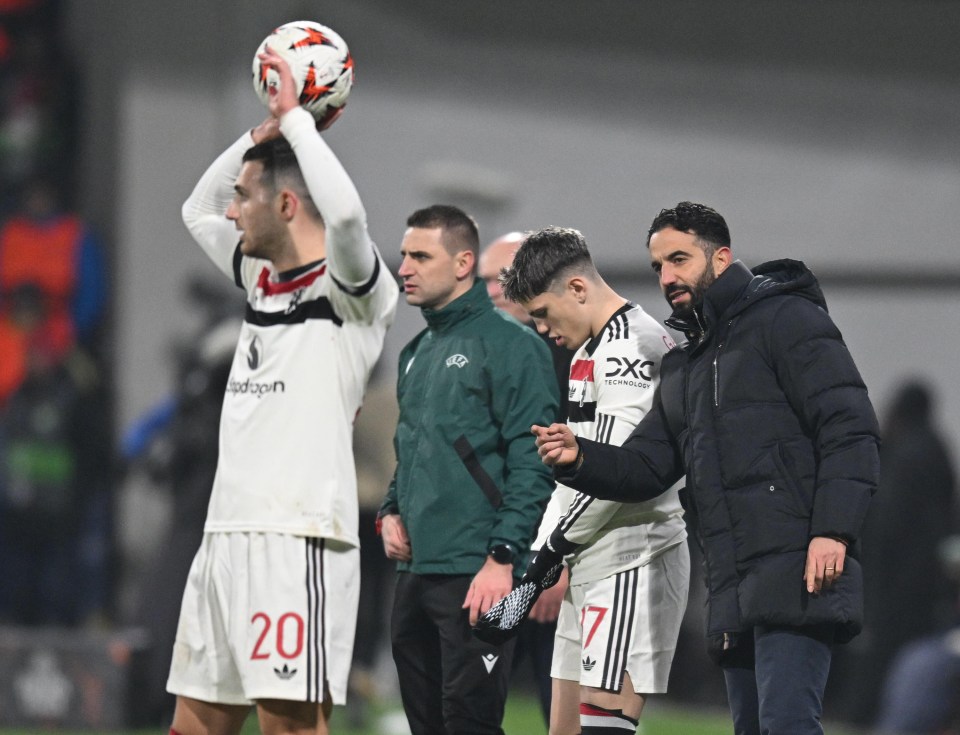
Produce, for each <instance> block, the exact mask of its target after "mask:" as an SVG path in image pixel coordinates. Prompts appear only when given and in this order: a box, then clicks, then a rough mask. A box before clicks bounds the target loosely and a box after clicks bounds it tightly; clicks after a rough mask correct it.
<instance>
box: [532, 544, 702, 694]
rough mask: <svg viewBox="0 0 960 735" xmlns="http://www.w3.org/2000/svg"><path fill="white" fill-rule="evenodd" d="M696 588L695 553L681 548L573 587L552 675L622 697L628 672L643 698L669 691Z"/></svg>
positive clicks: (562, 614)
mask: <svg viewBox="0 0 960 735" xmlns="http://www.w3.org/2000/svg"><path fill="white" fill-rule="evenodd" d="M689 583H690V554H689V552H688V550H687V545H686V543H681V544H678V545H677V546H674V547H672V548H670V549H668V550H667V551H665V552H664V553H662V554H661V555H660V556H658V557H656V558H655V559H653V560H652V561H651V562H650V563H649V564H646V565H644V566H642V567H636V568H634V569H628V570H627V571H625V572H620V573H619V574H615V575H613V576H612V577H606V578H605V579H601V580H598V581H596V582H587V583H585V584H579V585H578V584H572V585H570V587H569V589H567V594H566V595H565V596H564V598H563V603H562V604H561V606H560V618H559V620H558V621H557V635H556V639H555V641H554V646H553V665H552V667H551V670H550V675H551V676H552V677H553V678H554V679H567V680H571V681H578V682H580V684H581V686H588V687H594V688H597V689H606V690H608V691H612V692H619V691H620V689H621V687H622V686H623V674H624V672H627V673H629V674H630V680H631V681H632V682H633V690H634V691H635V692H637V693H638V694H657V693H662V692H665V691H667V679H668V678H669V677H670V665H671V664H672V663H673V654H674V651H675V650H676V648H677V636H678V635H679V634H680V621H681V620H682V618H683V612H684V610H685V609H686V607H687V588H688V587H689Z"/></svg>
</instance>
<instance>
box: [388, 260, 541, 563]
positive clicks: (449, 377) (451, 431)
mask: <svg viewBox="0 0 960 735" xmlns="http://www.w3.org/2000/svg"><path fill="white" fill-rule="evenodd" d="M423 316H424V318H425V319H426V320H427V328H426V329H424V330H423V331H422V332H420V334H418V335H417V336H416V337H415V338H414V339H413V340H412V341H411V342H410V343H409V344H408V345H407V346H406V347H404V348H403V351H402V352H401V353H400V365H399V372H398V375H399V378H398V381H397V401H398V403H399V406H400V419H399V421H398V423H397V431H396V434H395V436H394V447H395V449H396V452H397V469H396V472H395V474H394V477H393V481H392V482H391V483H390V489H389V491H388V492H387V496H386V498H385V499H384V501H383V505H382V506H381V513H397V512H399V513H400V518H401V520H402V521H403V524H404V526H405V527H406V529H407V534H408V535H409V537H410V545H411V549H412V552H413V560H412V562H410V563H400V564H399V565H398V569H400V570H405V571H411V572H415V573H417V574H475V573H476V572H477V571H478V570H479V569H480V567H481V566H483V563H484V560H485V559H486V555H487V550H488V549H489V548H490V547H491V546H493V545H496V544H502V543H509V544H511V545H512V546H513V547H514V548H515V549H517V550H518V551H519V552H521V557H520V559H519V560H518V562H517V563H515V564H514V572H515V574H516V575H517V576H519V575H521V574H522V573H523V571H524V569H525V567H526V563H525V562H526V560H525V556H524V552H525V551H526V550H527V549H529V548H530V543H531V541H532V540H533V535H534V533H535V532H536V528H537V524H538V523H539V521H540V516H541V514H542V512H543V509H544V507H545V506H546V503H547V500H548V499H549V497H550V493H551V492H552V490H553V479H552V475H551V473H550V471H549V469H548V468H547V467H546V466H544V465H543V463H542V462H541V461H540V457H539V455H538V454H537V450H536V446H535V444H534V438H533V435H532V434H531V433H530V427H531V426H532V425H533V424H541V425H547V424H549V423H551V421H552V420H553V417H554V416H555V415H556V413H557V406H558V400H559V397H558V395H557V381H556V378H555V377H554V373H553V366H552V362H551V358H550V353H549V350H548V349H547V346H546V345H545V344H544V342H543V340H541V339H540V337H539V336H537V334H536V333H535V332H534V331H533V330H531V329H530V328H529V327H525V326H523V325H522V324H520V323H519V322H518V321H516V320H515V319H513V318H512V317H509V316H507V315H505V314H503V313H502V312H500V311H498V310H497V309H495V308H494V307H493V304H492V302H491V301H490V298H489V297H488V296H487V292H486V288H485V286H484V283H483V281H481V280H479V279H477V280H476V281H475V282H474V284H473V287H472V288H471V289H470V290H469V291H468V292H467V293H465V294H464V295H463V296H461V297H459V298H458V299H456V300H455V301H453V302H452V303H450V304H448V305H447V306H446V307H444V308H443V309H439V310H436V311H435V310H432V309H424V310H423Z"/></svg>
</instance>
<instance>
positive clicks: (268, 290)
mask: <svg viewBox="0 0 960 735" xmlns="http://www.w3.org/2000/svg"><path fill="white" fill-rule="evenodd" d="M326 270H327V264H326V263H324V264H323V265H321V266H320V267H319V268H317V269H316V270H315V271H310V272H309V273H304V274H303V275H302V276H298V277H297V278H294V279H293V280H292V281H271V280H270V269H269V268H264V269H263V270H262V271H260V277H259V278H258V279H257V288H259V289H262V290H263V293H264V295H265V296H273V295H275V294H278V293H290V292H291V291H296V290H297V289H298V288H303V287H305V286H309V285H310V284H311V283H313V282H314V281H316V280H317V279H318V278H319V277H320V276H322V275H323V274H324V272H325V271H326Z"/></svg>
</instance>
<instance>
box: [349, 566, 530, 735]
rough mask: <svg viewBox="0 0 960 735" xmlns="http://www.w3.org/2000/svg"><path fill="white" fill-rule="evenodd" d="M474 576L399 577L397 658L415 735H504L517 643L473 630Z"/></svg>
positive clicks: (395, 608) (395, 603) (394, 634)
mask: <svg viewBox="0 0 960 735" xmlns="http://www.w3.org/2000/svg"><path fill="white" fill-rule="evenodd" d="M472 579H473V577H472V576H467V575H464V576H459V575H458V576H448V575H420V574H411V573H409V572H401V573H399V574H398V575H397V587H396V593H395V597H394V600H393V618H392V621H391V638H392V641H393V660H394V661H395V662H396V665H397V674H398V675H399V679H400V696H401V698H402V699H403V709H404V711H405V712H406V714H407V721H408V722H409V723H410V730H411V732H412V733H413V735H465V734H466V733H477V734H478V735H479V734H480V733H497V734H498V735H502V733H503V730H502V729H501V727H500V723H501V722H502V721H503V708H504V703H505V702H506V699H507V683H508V679H509V676H510V660H511V658H512V656H513V645H514V641H510V642H509V643H507V644H505V645H503V646H491V645H490V644H487V643H483V642H481V641H479V640H477V639H476V638H475V637H474V636H473V634H472V633H471V632H470V623H469V619H468V611H467V610H463V609H462V608H461V606H462V605H463V600H464V598H465V597H466V596H467V590H468V589H469V587H470V582H471V580H472ZM361 634H362V633H361Z"/></svg>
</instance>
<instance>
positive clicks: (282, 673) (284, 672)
mask: <svg viewBox="0 0 960 735" xmlns="http://www.w3.org/2000/svg"><path fill="white" fill-rule="evenodd" d="M273 673H274V674H276V675H277V676H278V677H280V678H281V679H283V680H284V681H287V680H288V679H292V678H293V677H294V676H296V674H297V670H296V669H291V668H290V667H289V666H287V665H286V664H284V665H283V668H282V669H274V670H273Z"/></svg>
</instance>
